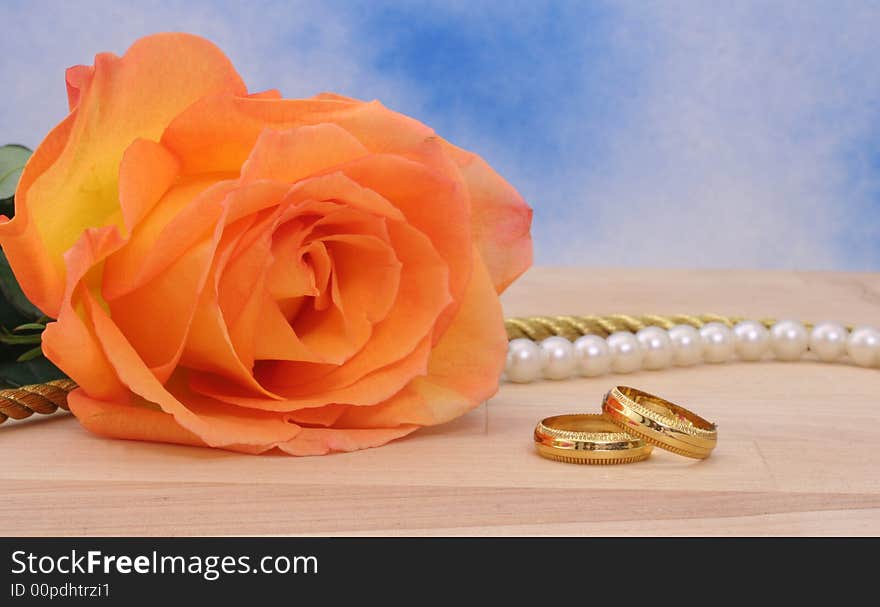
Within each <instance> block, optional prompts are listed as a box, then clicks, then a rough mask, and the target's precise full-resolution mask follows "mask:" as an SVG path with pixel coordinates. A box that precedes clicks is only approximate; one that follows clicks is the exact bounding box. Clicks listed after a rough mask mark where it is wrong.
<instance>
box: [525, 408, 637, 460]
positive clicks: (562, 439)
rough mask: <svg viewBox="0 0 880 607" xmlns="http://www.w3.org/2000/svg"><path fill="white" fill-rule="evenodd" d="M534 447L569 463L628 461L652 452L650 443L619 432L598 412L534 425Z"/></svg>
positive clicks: (561, 416) (560, 417) (563, 417)
mask: <svg viewBox="0 0 880 607" xmlns="http://www.w3.org/2000/svg"><path fill="white" fill-rule="evenodd" d="M535 448H536V449H537V450H538V453H539V454H540V455H542V456H543V457H546V458H548V459H553V460H556V461H558V462H566V463H568V464H630V463H633V462H640V461H642V460H643V459H645V458H646V457H648V456H649V455H650V454H651V450H652V447H651V445H649V444H647V443H645V441H643V440H641V439H639V438H636V437H635V436H633V435H631V434H629V433H627V432H621V430H620V428H618V427H617V426H615V425H614V424H613V423H612V422H611V421H610V420H609V419H608V418H607V417H606V416H605V415H603V414H601V413H579V414H569V415H554V416H553V417H548V418H546V419H544V420H542V421H541V422H540V423H539V424H538V425H537V426H536V427H535Z"/></svg>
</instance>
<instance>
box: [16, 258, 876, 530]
mask: <svg viewBox="0 0 880 607" xmlns="http://www.w3.org/2000/svg"><path fill="white" fill-rule="evenodd" d="M504 302H505V308H506V312H507V314H508V315H527V314H538V313H540V314H556V313H559V314H562V313H585V314H587V313H607V312H632V313H635V312H658V313H663V312H688V313H698V312H709V311H711V312H718V313H725V314H745V315H753V316H761V317H763V316H774V317H782V316H787V317H794V318H800V319H803V320H821V319H825V318H832V319H838V320H841V321H845V322H851V323H856V324H858V323H873V324H875V325H878V324H880V275H878V274H871V275H869V274H844V273H834V274H830V273H788V272H776V273H771V272H754V271H666V270H664V271H659V270H595V269H556V268H536V269H534V270H532V271H531V272H529V274H528V275H527V276H526V277H524V278H523V279H522V280H521V281H520V282H519V283H517V285H515V286H514V287H513V288H512V289H511V290H510V291H509V292H508V293H507V294H506V295H505V297H504ZM616 383H626V384H630V385H634V386H637V387H640V388H642V389H645V390H648V391H651V392H657V393H659V394H661V395H664V396H666V397H668V398H670V400H674V401H678V402H680V403H681V404H684V405H685V406H691V407H693V408H694V409H696V410H697V411H698V412H699V413H700V414H702V415H704V416H706V417H708V418H709V419H712V420H715V421H717V422H718V424H719V446H718V448H717V450H716V452H715V454H714V455H713V456H712V457H711V458H710V459H708V460H705V461H703V462H694V461H691V460H685V459H683V458H679V457H676V456H673V455H670V454H666V453H663V452H660V451H658V450H655V455H654V456H653V457H652V458H651V459H650V460H649V461H647V462H644V463H639V464H633V465H628V466H614V467H589V466H574V465H567V464H560V463H556V462H551V461H548V460H544V459H541V458H539V457H538V456H537V455H536V454H535V453H534V451H533V447H532V442H531V433H532V429H533V427H534V425H535V423H536V421H537V420H538V419H540V418H542V417H544V416H547V415H552V414H557V413H565V412H572V411H593V410H596V409H597V407H598V406H599V402H600V398H601V396H602V394H603V393H604V392H605V391H606V390H607V389H608V387H609V386H611V385H613V384H616ZM878 422H880V369H861V368H856V367H852V366H848V365H842V364H841V365H827V364H819V363H813V362H798V363H780V362H766V363H729V364H724V365H713V366H709V365H704V366H700V367H695V368H690V369H672V370H666V371H654V372H641V373H637V374H632V375H629V376H616V377H615V376H606V377H601V378H595V379H576V380H568V381H564V382H540V383H537V384H532V385H525V386H518V385H508V384H506V385H503V386H502V388H501V390H500V392H499V393H498V395H497V396H496V397H495V398H493V399H492V400H491V401H490V402H489V403H488V404H487V405H484V406H482V407H480V408H478V409H476V410H474V411H473V412H471V413H470V414H469V415H467V416H465V417H463V418H461V419H459V420H457V421H455V422H453V423H451V424H448V425H445V426H442V427H439V428H432V429H428V430H424V431H421V432H418V433H416V434H415V435H413V436H411V437H409V438H407V439H404V440H401V441H398V442H395V443H392V444H390V445H387V446H385V447H382V448H379V449H373V450H368V451H361V452H358V453H352V454H343V455H334V456H328V457H320V458H291V457H286V456H262V457H253V456H245V455H237V454H233V453H227V452H223V451H213V450H208V449H197V448H189V447H176V446H168V445H155V444H146V443H134V442H125V441H111V440H105V439H101V438H97V437H95V436H92V435H90V434H88V433H87V432H86V431H84V430H83V429H81V428H80V427H79V426H78V425H77V423H76V421H75V420H74V419H72V418H71V417H69V416H66V418H63V419H57V418H56V419H50V418H42V419H39V420H36V421H31V422H27V423H25V424H22V425H18V426H16V425H13V424H7V425H4V426H2V427H0V454H2V461H3V462H4V465H3V466H2V467H0V483H2V497H0V517H2V520H3V534H31V535H33V534H36V535H46V534H79V535H98V534H102V535H108V534H146V535H188V534H200V535H201V534H321V535H324V534H341V535H353V534H367V535H386V534H415V535H446V534H456V535H461V534H465V535H483V534H564V535H581V534H669V535H691V534H740V535H742V534H745V535H755V534H795V535H802V534H805V535H820V534H848V535H849V534H868V535H876V534H880V423H878Z"/></svg>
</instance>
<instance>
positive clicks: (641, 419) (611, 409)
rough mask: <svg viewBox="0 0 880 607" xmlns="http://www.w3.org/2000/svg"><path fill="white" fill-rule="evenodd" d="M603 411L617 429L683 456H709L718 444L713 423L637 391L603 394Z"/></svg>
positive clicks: (620, 389) (623, 388)
mask: <svg viewBox="0 0 880 607" xmlns="http://www.w3.org/2000/svg"><path fill="white" fill-rule="evenodd" d="M602 411H604V412H605V415H606V416H608V419H609V420H611V421H612V422H613V423H615V424H616V425H617V426H618V428H619V429H621V430H623V431H625V432H628V433H629V434H632V435H633V436H637V437H639V438H641V439H643V440H645V441H646V442H648V443H651V444H652V445H656V446H658V447H660V448H661V449H666V450H667V451H672V452H673V453H677V454H678V455H684V456H685V457H693V458H695V459H704V458H706V457H709V454H710V453H712V449H714V448H715V445H716V444H717V442H718V432H717V429H716V426H715V424H713V423H711V422H708V421H706V420H705V419H703V418H702V417H700V416H699V415H697V414H695V413H693V412H691V411H688V410H687V409H685V408H684V407H679V406H678V405H676V404H673V403H671V402H669V401H667V400H664V399H662V398H660V397H659V396H654V395H653V394H648V393H647V392H643V391H641V390H637V389H636V388H630V387H627V386H617V387H616V388H613V389H612V390H611V391H610V392H608V394H606V395H605V400H604V401H603V402H602Z"/></svg>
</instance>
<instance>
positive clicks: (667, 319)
mask: <svg viewBox="0 0 880 607" xmlns="http://www.w3.org/2000/svg"><path fill="white" fill-rule="evenodd" d="M741 320H743V317H740V316H722V315H720V314H700V315H698V316H690V315H688V314H642V315H635V316H630V315H627V314H608V315H605V316H529V317H523V318H508V319H506V320H505V321H504V328H505V329H506V330H507V339H508V340H511V339H517V338H519V337H525V338H528V339H531V340H534V341H541V340H542V339H546V338H547V337H550V336H553V335H559V336H562V337H566V338H568V339H570V340H575V339H577V338H578V337H580V336H581V335H587V334H593V335H600V336H602V337H608V336H609V335H610V334H611V333H614V332H615V331H629V332H631V333H634V332H636V331H638V330H639V329H644V328H645V327H647V326H651V325H653V326H657V327H662V328H664V329H669V328H670V327H672V326H674V325H681V324H686V325H691V326H694V327H697V328H700V327H702V326H703V325H704V324H706V323H707V322H720V323H722V324H725V325H727V326H728V327H732V326H733V325H734V324H736V323H738V322H739V321H741ZM760 322H761V323H763V324H764V325H765V326H766V327H768V328H769V327H771V326H772V325H773V323H774V322H775V320H773V319H761V320H760ZM806 326H807V327H808V328H809V327H810V325H809V324H806ZM847 328H848V329H849V327H847ZM74 388H76V383H75V382H73V381H71V380H69V379H56V380H53V381H50V382H46V383H45V384H34V385H30V386H22V387H20V388H9V389H5V390H0V424H2V423H3V422H5V421H6V420H7V419H9V418H10V417H11V418H12V419H24V418H26V417H30V416H31V415H33V414H34V413H40V414H42V415H48V414H50V413H55V412H56V411H57V410H58V409H65V410H67V394H68V393H69V392H70V391H71V390H73V389H74Z"/></svg>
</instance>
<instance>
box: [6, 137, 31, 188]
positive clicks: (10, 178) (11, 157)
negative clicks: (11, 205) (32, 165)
mask: <svg viewBox="0 0 880 607" xmlns="http://www.w3.org/2000/svg"><path fill="white" fill-rule="evenodd" d="M31 153H32V152H31V151H30V150H29V149H28V148H26V147H24V146H23V145H18V144H16V143H11V144H9V145H4V146H2V147H0V200H3V201H5V200H6V199H7V198H12V197H13V196H15V188H16V186H18V179H19V177H21V172H22V170H24V165H25V163H26V162H27V160H28V158H30V156H31Z"/></svg>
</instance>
